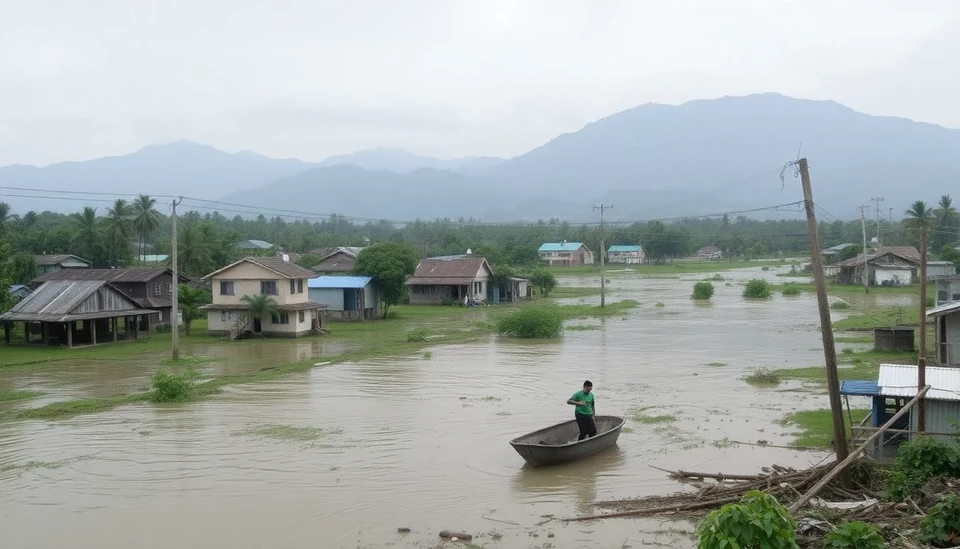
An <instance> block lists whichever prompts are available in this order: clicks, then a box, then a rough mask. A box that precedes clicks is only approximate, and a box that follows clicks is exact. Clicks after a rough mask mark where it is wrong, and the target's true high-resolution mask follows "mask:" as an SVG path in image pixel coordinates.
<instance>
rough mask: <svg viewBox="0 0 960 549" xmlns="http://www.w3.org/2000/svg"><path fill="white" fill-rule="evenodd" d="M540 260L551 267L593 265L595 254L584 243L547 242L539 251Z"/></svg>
mask: <svg viewBox="0 0 960 549" xmlns="http://www.w3.org/2000/svg"><path fill="white" fill-rule="evenodd" d="M537 253H538V254H539V255H540V259H542V260H543V261H546V262H547V263H549V264H550V266H551V267H558V266H563V267H569V266H571V265H593V252H591V251H590V249H589V248H587V246H586V245H585V244H584V243H583V242H567V241H566V240H564V241H563V242H547V243H545V244H543V245H542V246H540V249H539V250H537Z"/></svg>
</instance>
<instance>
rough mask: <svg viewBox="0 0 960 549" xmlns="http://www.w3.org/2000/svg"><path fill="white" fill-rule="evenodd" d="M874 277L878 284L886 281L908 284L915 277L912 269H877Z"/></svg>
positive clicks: (880, 284)
mask: <svg viewBox="0 0 960 549" xmlns="http://www.w3.org/2000/svg"><path fill="white" fill-rule="evenodd" d="M874 278H875V279H876V280H875V283H876V285H877V286H882V285H883V283H884V282H886V281H889V283H894V282H895V281H896V283H897V284H898V285H902V286H907V285H909V284H910V282H911V279H912V278H913V272H912V271H911V270H910V269H879V268H878V269H875V270H874Z"/></svg>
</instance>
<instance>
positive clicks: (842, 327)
mask: <svg viewBox="0 0 960 549" xmlns="http://www.w3.org/2000/svg"><path fill="white" fill-rule="evenodd" d="M830 308H831V309H833V305H831V306H830ZM919 319H920V312H919V311H918V310H917V309H916V308H914V307H909V308H907V307H876V308H874V309H872V310H870V311H867V312H864V313H861V314H855V315H850V316H849V317H847V318H844V319H842V320H838V321H836V322H834V323H833V329H834V331H838V332H846V331H867V330H873V329H874V328H887V327H890V326H919V325H920V322H919Z"/></svg>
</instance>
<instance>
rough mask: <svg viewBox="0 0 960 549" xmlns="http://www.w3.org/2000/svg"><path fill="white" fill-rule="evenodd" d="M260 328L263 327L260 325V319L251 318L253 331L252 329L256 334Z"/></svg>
mask: <svg viewBox="0 0 960 549" xmlns="http://www.w3.org/2000/svg"><path fill="white" fill-rule="evenodd" d="M262 329H263V327H262V326H261V325H260V319H259V318H255V319H253V331H254V333H258V334H259V333H260V331H261V330H262Z"/></svg>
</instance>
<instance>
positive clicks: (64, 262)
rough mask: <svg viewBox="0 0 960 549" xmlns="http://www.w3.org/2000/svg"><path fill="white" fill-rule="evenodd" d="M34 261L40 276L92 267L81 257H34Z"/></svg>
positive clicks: (61, 255)
mask: <svg viewBox="0 0 960 549" xmlns="http://www.w3.org/2000/svg"><path fill="white" fill-rule="evenodd" d="M34 261H36V263H37V267H39V268H40V272H41V273H42V274H47V273H52V272H54V271H60V270H63V269H89V268H90V267H91V266H92V265H93V263H91V262H90V261H87V260H86V259H84V258H82V257H78V256H75V255H70V254H51V255H38V256H34Z"/></svg>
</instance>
